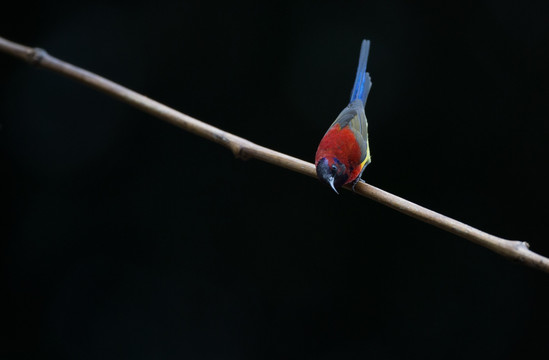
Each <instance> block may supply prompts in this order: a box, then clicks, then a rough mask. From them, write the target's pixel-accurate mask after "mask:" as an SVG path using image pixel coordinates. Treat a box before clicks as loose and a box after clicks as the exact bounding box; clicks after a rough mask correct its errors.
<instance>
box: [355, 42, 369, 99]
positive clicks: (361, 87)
mask: <svg viewBox="0 0 549 360" xmlns="http://www.w3.org/2000/svg"><path fill="white" fill-rule="evenodd" d="M369 53H370V40H362V46H361V48H360V58H359V59H358V69H357V70H356V78H355V85H354V86H353V92H352V93H351V102H353V101H354V100H356V99H360V100H362V103H363V104H364V105H366V99H367V98H368V93H369V92H370V88H371V87H372V80H371V79H370V74H369V73H367V72H366V65H368V54H369Z"/></svg>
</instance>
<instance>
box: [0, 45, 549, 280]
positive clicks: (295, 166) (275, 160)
mask: <svg viewBox="0 0 549 360" xmlns="http://www.w3.org/2000/svg"><path fill="white" fill-rule="evenodd" d="M0 51H3V52H5V53H8V54H11V55H13V56H15V57H18V58H20V59H22V60H25V61H26V62H28V63H30V64H32V65H34V66H37V67H41V68H45V69H49V70H52V71H55V72H58V73H60V74H63V75H65V76H67V77H69V78H72V79H75V80H78V81H80V82H82V83H84V84H86V85H88V86H90V87H92V88H94V89H97V90H101V91H103V92H105V93H106V94H108V95H110V96H113V97H115V98H117V99H119V100H121V101H124V102H126V103H128V104H130V105H132V106H134V107H136V108H138V109H140V110H143V111H145V112H147V113H149V114H151V115H153V116H155V117H157V118H159V119H162V120H164V121H167V122H169V123H171V124H173V125H176V126H178V127H180V128H182V129H184V130H186V131H189V132H191V133H193V134H196V135H198V136H201V137H204V138H206V139H208V140H210V141H213V142H216V143H218V144H221V145H223V146H225V147H227V148H229V149H230V150H231V151H232V152H233V154H234V155H235V156H237V157H240V158H255V159H259V160H262V161H265V162H268V163H271V164H273V165H276V166H280V167H283V168H286V169H289V170H292V171H295V172H298V173H301V174H304V175H308V176H311V177H316V172H315V168H314V165H313V164H311V163H309V162H306V161H303V160H300V159H297V158H294V157H292V156H289V155H286V154H283V153H280V152H277V151H274V150H271V149H268V148H266V147H263V146H261V145H257V144H254V143H252V142H251V141H248V140H246V139H243V138H241V137H239V136H236V135H233V134H231V133H228V132H226V131H223V130H221V129H218V128H216V127H214V126H211V125H208V124H206V123H204V122H202V121H199V120H197V119H194V118H192V117H190V116H188V115H185V114H183V113H180V112H178V111H176V110H174V109H172V108H169V107H167V106H166V105H163V104H161V103H159V102H157V101H155V100H152V99H149V98H148V97H146V96H143V95H141V94H138V93H136V92H135V91H132V90H130V89H127V88H125V87H123V86H121V85H118V84H116V83H114V82H112V81H110V80H108V79H105V78H103V77H101V76H98V75H96V74H94V73H91V72H89V71H87V70H84V69H81V68H79V67H76V66H74V65H71V64H69V63H66V62H64V61H62V60H59V59H57V58H55V57H53V56H50V55H48V54H47V53H46V51H44V50H42V49H39V48H30V47H27V46H23V45H20V44H17V43H14V42H11V41H9V40H6V39H4V38H1V37H0ZM346 188H347V189H350V187H346ZM355 192H356V193H357V194H359V195H362V196H364V197H367V198H369V199H372V200H374V201H377V202H379V203H380V204H383V205H385V206H388V207H391V208H393V209H395V210H397V211H400V212H401V213H404V214H406V215H409V216H411V217H414V218H416V219H418V220H421V221H424V222H426V223H428V224H431V225H434V226H436V227H438V228H440V229H442V230H445V231H448V232H451V233H453V234H455V235H458V236H460V237H462V238H464V239H467V240H470V241H472V242H474V243H476V244H478V245H481V246H484V247H486V248H488V249H490V250H492V251H494V252H496V253H498V254H500V255H503V256H505V257H507V258H509V259H511V260H514V261H518V262H520V263H523V264H525V265H528V266H531V267H533V268H536V269H539V270H542V271H545V272H547V273H549V259H548V258H546V257H544V256H541V255H539V254H536V253H534V252H532V251H530V250H529V245H528V243H526V242H523V241H512V240H505V239H502V238H499V237H496V236H494V235H490V234H488V233H485V232H483V231H480V230H478V229H475V228H473V227H471V226H469V225H466V224H464V223H462V222H459V221H457V220H454V219H452V218H449V217H447V216H444V215H442V214H439V213H437V212H434V211H432V210H429V209H427V208H424V207H422V206H419V205H417V204H414V203H412V202H410V201H408V200H405V199H403V198H401V197H398V196H396V195H393V194H390V193H388V192H386V191H383V190H381V189H378V188H376V187H374V186H372V185H368V184H366V183H365V182H364V181H360V182H359V183H358V184H357V186H356V187H355Z"/></svg>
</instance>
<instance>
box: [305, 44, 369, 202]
mask: <svg viewBox="0 0 549 360" xmlns="http://www.w3.org/2000/svg"><path fill="white" fill-rule="evenodd" d="M369 52H370V40H362V44H361V47H360V57H359V60H358V68H357V72H356V78H355V83H354V86H353V89H352V91H351V100H350V101H349V105H347V107H346V108H345V109H343V111H341V113H340V114H339V115H338V117H337V118H336V119H335V121H334V122H333V123H332V125H331V126H330V127H329V128H328V131H326V134H324V137H323V138H322V140H321V141H320V144H319V145H318V148H317V150H316V155H315V167H316V174H317V177H318V179H319V180H320V181H321V182H324V183H326V184H327V185H329V186H330V187H331V188H332V189H333V190H334V191H335V192H336V193H338V191H337V188H339V187H341V186H343V185H345V184H349V183H351V184H352V185H353V190H354V188H355V185H356V184H357V183H358V181H360V178H361V177H362V173H363V172H364V169H366V166H368V164H370V162H371V161H372V158H371V155H370V144H369V142H368V121H367V120H366V114H365V112H364V107H365V105H366V100H367V99H368V94H369V93H370V88H371V87H372V80H371V78H370V74H369V73H368V72H366V65H367V64H368V55H369ZM338 194H339V193H338Z"/></svg>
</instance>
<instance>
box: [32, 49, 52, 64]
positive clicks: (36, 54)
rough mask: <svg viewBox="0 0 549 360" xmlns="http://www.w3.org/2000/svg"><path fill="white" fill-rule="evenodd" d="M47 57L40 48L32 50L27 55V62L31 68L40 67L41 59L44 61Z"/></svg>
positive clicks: (44, 51)
mask: <svg viewBox="0 0 549 360" xmlns="http://www.w3.org/2000/svg"><path fill="white" fill-rule="evenodd" d="M46 55H48V53H47V52H46V50H44V49H41V48H34V49H32V50H31V51H29V53H28V54H27V61H28V62H29V63H30V64H31V65H32V66H40V64H41V62H42V59H44V58H45V57H46Z"/></svg>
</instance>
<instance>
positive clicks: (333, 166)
mask: <svg viewBox="0 0 549 360" xmlns="http://www.w3.org/2000/svg"><path fill="white" fill-rule="evenodd" d="M332 173H334V174H335V173H337V166H336V165H335V164H333V165H332Z"/></svg>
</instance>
